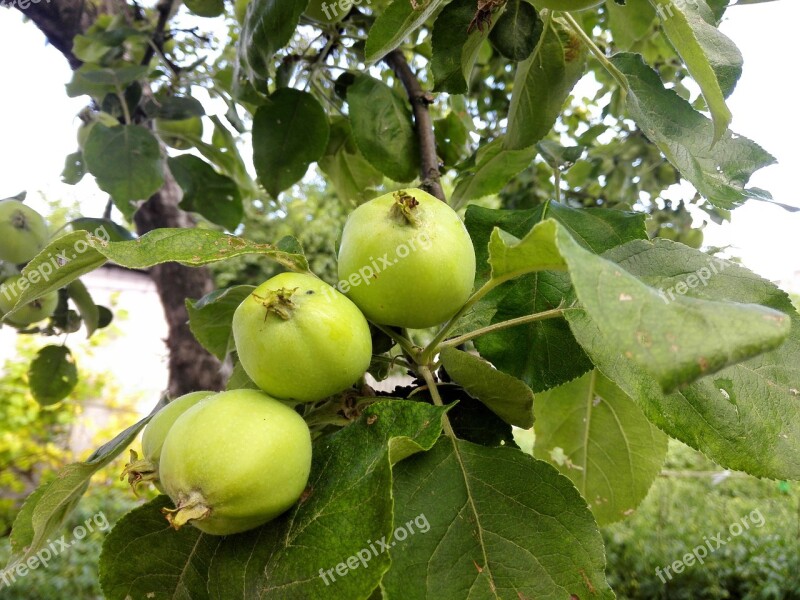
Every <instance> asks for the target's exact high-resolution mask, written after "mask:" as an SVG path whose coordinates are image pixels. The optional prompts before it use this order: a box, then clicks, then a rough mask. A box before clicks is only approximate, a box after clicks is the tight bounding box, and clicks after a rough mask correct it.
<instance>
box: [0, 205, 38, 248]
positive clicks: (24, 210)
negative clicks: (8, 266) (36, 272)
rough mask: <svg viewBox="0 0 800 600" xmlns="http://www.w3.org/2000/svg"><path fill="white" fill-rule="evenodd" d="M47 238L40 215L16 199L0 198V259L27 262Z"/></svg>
mask: <svg viewBox="0 0 800 600" xmlns="http://www.w3.org/2000/svg"><path fill="white" fill-rule="evenodd" d="M47 239H48V233H47V223H46V222H45V220H44V217H42V215H40V214H39V213H38V212H36V211H35V210H33V209H32V208H30V207H29V206H26V205H24V204H23V203H22V202H19V201H17V200H13V199H8V200H0V260H4V261H6V262H10V263H13V264H20V263H24V262H28V261H29V260H30V259H32V258H33V257H34V256H36V255H37V254H38V253H39V251H40V250H41V249H42V248H44V246H45V244H46V243H47Z"/></svg>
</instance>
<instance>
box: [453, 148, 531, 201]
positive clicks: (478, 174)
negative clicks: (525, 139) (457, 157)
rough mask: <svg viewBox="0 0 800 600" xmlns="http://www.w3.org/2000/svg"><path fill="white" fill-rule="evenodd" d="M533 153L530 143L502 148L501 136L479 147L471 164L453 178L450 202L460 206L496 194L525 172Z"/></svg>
mask: <svg viewBox="0 0 800 600" xmlns="http://www.w3.org/2000/svg"><path fill="white" fill-rule="evenodd" d="M535 156H536V148H535V147H533V146H532V147H530V148H525V149H524V150H507V149H505V148H504V138H503V137H502V136H501V137H499V138H497V139H495V140H493V141H491V142H489V143H488V144H485V145H484V146H481V147H480V148H478V150H477V152H476V153H475V156H474V166H472V167H471V168H468V169H463V170H462V171H461V173H460V174H459V175H458V177H457V178H456V188H455V190H453V195H452V197H451V198H450V204H452V205H453V206H454V207H459V206H463V205H464V204H465V203H466V202H467V201H469V200H477V199H479V198H483V197H484V196H489V195H491V194H496V193H497V192H499V191H500V190H502V189H503V188H504V187H505V186H506V184H507V183H508V182H509V181H510V180H511V179H513V178H514V177H516V176H517V175H519V174H520V173H521V172H522V171H524V170H525V169H526V168H527V167H528V165H530V164H531V161H533V159H534V157H535Z"/></svg>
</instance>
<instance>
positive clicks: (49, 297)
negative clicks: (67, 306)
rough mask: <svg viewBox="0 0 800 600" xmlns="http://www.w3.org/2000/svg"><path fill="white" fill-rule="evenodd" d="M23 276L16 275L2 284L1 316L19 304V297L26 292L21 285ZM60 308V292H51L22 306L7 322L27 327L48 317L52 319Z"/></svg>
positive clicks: (0, 286) (0, 292)
mask: <svg viewBox="0 0 800 600" xmlns="http://www.w3.org/2000/svg"><path fill="white" fill-rule="evenodd" d="M20 281H22V276H21V275H14V276H12V277H9V278H8V279H6V280H5V281H4V282H3V283H2V284H0V315H5V314H6V313H8V312H9V311H11V309H12V308H14V305H15V304H16V303H17V299H18V298H19V295H20V294H21V293H22V292H23V291H24V290H22V289H21V287H20V285H19V283H20ZM57 307H58V292H55V291H54V292H50V293H48V294H45V295H44V296H42V297H41V298H37V299H36V300H33V301H31V302H28V304H26V305H25V306H22V307H21V308H20V309H19V310H18V311H17V312H16V313H14V315H13V316H12V317H10V318H9V319H7V321H6V322H8V323H11V324H12V325H16V326H17V327H27V326H28V325H32V324H34V323H38V322H39V321H43V320H44V319H47V318H48V317H52V316H53V313H54V312H56V308H57Z"/></svg>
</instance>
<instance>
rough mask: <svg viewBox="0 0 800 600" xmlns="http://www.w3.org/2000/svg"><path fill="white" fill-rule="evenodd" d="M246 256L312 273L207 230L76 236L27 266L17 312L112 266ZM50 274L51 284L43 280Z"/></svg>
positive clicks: (266, 249) (273, 252) (287, 258)
mask: <svg viewBox="0 0 800 600" xmlns="http://www.w3.org/2000/svg"><path fill="white" fill-rule="evenodd" d="M245 254H258V255H261V256H264V257H267V258H269V259H270V260H273V261H275V262H277V263H278V264H280V265H283V266H284V267H285V268H287V269H289V270H291V271H297V272H307V271H308V261H307V260H306V258H305V256H303V255H301V254H295V253H291V252H286V251H283V250H280V249H278V248H277V247H275V246H274V245H272V244H256V243H255V242H251V241H249V240H245V239H243V238H240V237H236V236H232V235H227V234H225V233H222V232H219V231H211V230H208V229H196V228H192V229H188V228H178V229H169V228H161V229H155V230H153V231H151V232H149V233H147V234H146V235H143V236H142V237H140V238H139V239H137V240H135V241H132V242H107V241H105V240H104V239H101V238H98V237H96V236H94V235H91V234H89V233H87V232H85V231H75V232H73V233H69V234H67V235H65V236H63V237H60V238H58V239H57V240H55V241H53V242H51V243H50V244H48V246H46V247H45V248H44V249H43V250H42V251H41V252H40V253H39V254H38V255H37V256H36V257H35V258H34V259H33V260H31V262H29V263H28V264H27V265H26V266H25V268H24V269H23V270H22V275H23V277H24V278H25V279H26V280H27V281H28V283H29V285H28V286H27V287H26V288H25V289H24V290H22V293H21V294H19V297H18V298H17V304H15V308H19V307H21V306H23V305H25V304H27V303H28V302H30V301H31V300H35V299H36V298H40V297H41V296H43V295H44V294H46V293H48V292H51V291H54V290H58V289H60V288H62V287H64V286H65V285H67V284H68V283H69V282H71V281H74V280H75V279H77V278H78V277H80V276H81V275H85V274H86V273H88V272H90V271H93V270H95V269H97V268H99V267H101V266H102V265H103V264H105V262H106V261H107V260H111V261H113V262H115V263H117V264H118V265H120V266H122V267H127V268H129V269H147V268H149V267H152V266H155V265H160V264H163V263H165V262H177V263H181V264H182V265H186V266H189V267H201V266H203V265H207V264H209V263H213V262H218V261H221V260H227V259H229V258H234V257H236V256H242V255H245ZM34 272H37V273H39V275H37V276H36V281H37V283H35V284H34V283H31V281H33V277H32V275H31V274H32V273H34ZM45 272H46V273H47V278H46V279H44V278H42V275H43V274H44V273H45ZM9 314H12V313H9ZM6 316H8V315H6Z"/></svg>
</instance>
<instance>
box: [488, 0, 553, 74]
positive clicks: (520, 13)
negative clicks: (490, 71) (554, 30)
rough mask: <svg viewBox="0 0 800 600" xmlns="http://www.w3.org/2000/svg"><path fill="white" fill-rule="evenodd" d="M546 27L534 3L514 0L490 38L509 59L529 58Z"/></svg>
mask: <svg viewBox="0 0 800 600" xmlns="http://www.w3.org/2000/svg"><path fill="white" fill-rule="evenodd" d="M543 32H544V27H543V24H542V21H541V20H540V19H539V15H538V14H537V12H536V9H535V8H533V5H532V4H530V3H529V2H527V1H526V0H512V1H511V2H509V3H508V4H507V5H506V10H505V12H504V13H503V14H502V15H501V16H500V18H499V19H498V20H497V23H496V25H495V27H494V28H493V29H492V33H491V35H490V36H489V40H490V41H491V42H492V45H493V46H494V47H495V48H496V49H497V51H498V52H499V53H500V54H502V55H503V56H505V57H506V58H507V59H509V60H513V61H514V62H519V61H521V60H525V59H526V58H528V57H529V56H530V55H531V53H532V52H533V51H534V50H535V49H536V46H538V45H539V40H540V39H541V36H542V33H543Z"/></svg>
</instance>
